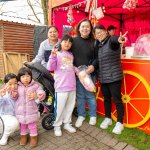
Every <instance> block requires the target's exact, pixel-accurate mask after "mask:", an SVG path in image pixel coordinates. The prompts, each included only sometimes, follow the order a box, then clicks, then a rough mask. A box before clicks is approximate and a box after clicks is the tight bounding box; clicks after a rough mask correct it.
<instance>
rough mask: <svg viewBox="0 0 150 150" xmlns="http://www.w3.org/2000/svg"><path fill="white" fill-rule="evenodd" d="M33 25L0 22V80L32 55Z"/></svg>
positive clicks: (15, 70) (14, 71)
mask: <svg viewBox="0 0 150 150" xmlns="http://www.w3.org/2000/svg"><path fill="white" fill-rule="evenodd" d="M33 33H34V25H29V24H23V23H17V22H10V21H3V20H0V68H1V71H0V79H2V78H3V77H4V75H5V74H7V73H9V72H13V73H17V71H18V69H19V68H20V67H21V66H23V61H25V60H27V61H30V58H31V57H32V55H33Z"/></svg>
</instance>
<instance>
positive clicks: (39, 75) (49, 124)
mask: <svg viewBox="0 0 150 150" xmlns="http://www.w3.org/2000/svg"><path fill="white" fill-rule="evenodd" d="M24 65H25V66H26V67H28V68H29V69H30V70H31V72H32V76H33V79H34V80H36V81H37V82H39V83H41V84H42V86H43V88H44V90H45V92H46V98H45V100H44V101H42V102H40V103H37V105H38V110H39V112H40V113H43V111H44V107H45V108H46V110H47V115H45V116H44V117H43V118H42V122H41V124H42V127H43V128H44V129H46V130H50V129H53V122H54V119H55V118H54V113H53V111H54V105H53V104H54V79H53V76H52V75H51V74H50V73H49V71H48V70H46V68H45V67H43V66H42V65H41V64H40V63H38V62H36V63H33V64H29V63H27V62H25V63H24ZM48 99H52V102H51V103H49V102H48Z"/></svg>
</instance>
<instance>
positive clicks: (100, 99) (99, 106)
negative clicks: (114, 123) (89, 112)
mask: <svg viewBox="0 0 150 150" xmlns="http://www.w3.org/2000/svg"><path fill="white" fill-rule="evenodd" d="M96 87H97V92H96V100H97V113H98V114H99V115H101V116H105V110H104V99H103V96H102V92H101V87H100V84H99V82H97V83H96Z"/></svg>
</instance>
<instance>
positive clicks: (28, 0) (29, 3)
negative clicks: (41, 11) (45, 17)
mask: <svg viewBox="0 0 150 150" xmlns="http://www.w3.org/2000/svg"><path fill="white" fill-rule="evenodd" d="M27 3H28V5H29V7H30V8H31V10H32V12H33V14H34V16H35V18H36V19H37V20H38V22H39V23H41V21H40V19H39V18H38V17H37V15H36V12H35V10H34V8H33V6H32V4H31V2H30V0H27Z"/></svg>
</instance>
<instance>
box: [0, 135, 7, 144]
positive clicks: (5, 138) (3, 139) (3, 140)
mask: <svg viewBox="0 0 150 150" xmlns="http://www.w3.org/2000/svg"><path fill="white" fill-rule="evenodd" d="M7 140H8V136H5V135H3V137H2V138H1V140H0V145H6V144H7Z"/></svg>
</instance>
